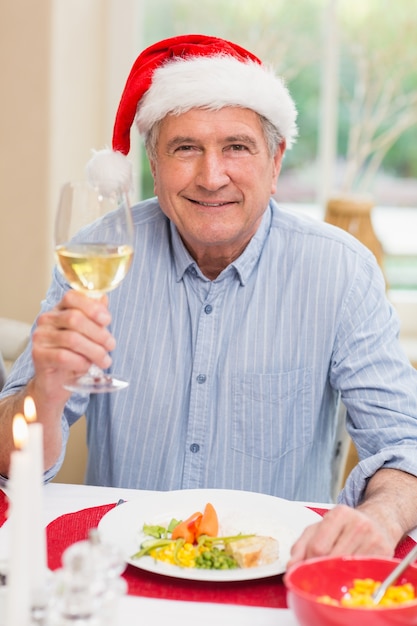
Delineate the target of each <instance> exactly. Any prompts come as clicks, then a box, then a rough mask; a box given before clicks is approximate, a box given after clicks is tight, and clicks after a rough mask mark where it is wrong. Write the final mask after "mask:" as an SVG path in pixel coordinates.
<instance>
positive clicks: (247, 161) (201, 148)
mask: <svg viewBox="0 0 417 626" xmlns="http://www.w3.org/2000/svg"><path fill="white" fill-rule="evenodd" d="M284 149H285V144H284V145H282V146H281V148H280V149H279V150H278V153H277V154H276V155H275V156H271V155H270V154H269V153H268V149H267V144H266V141H265V138H264V135H263V131H262V125H261V121H260V119H259V117H258V115H257V114H256V113H254V112H253V111H251V110H249V109H242V108H239V107H227V108H223V109H220V110H219V111H206V110H203V109H192V110H190V111H188V112H187V113H183V114H182V115H178V116H174V115H168V116H167V117H165V118H164V120H162V122H161V126H160V133H159V138H158V142H157V150H156V158H155V160H152V162H151V168H152V173H153V177H154V187H155V193H156V195H157V196H158V198H159V202H160V205H161V208H162V210H163V212H164V213H165V214H166V215H167V216H168V217H169V218H170V219H171V220H172V221H173V222H174V224H175V225H176V226H177V228H178V231H179V233H180V235H181V237H182V239H183V241H184V243H185V245H186V246H187V248H188V250H189V251H190V253H191V254H192V256H193V257H194V259H196V261H197V262H199V260H201V259H206V261H207V260H209V259H213V260H215V259H217V260H218V259H222V258H223V259H224V266H226V265H227V263H230V262H231V261H233V260H234V259H235V258H237V257H238V256H239V255H240V254H241V252H242V250H243V249H244V248H245V247H246V245H247V244H248V242H249V240H250V239H251V237H252V236H253V235H254V233H255V232H256V230H257V228H258V226H259V223H260V221H261V219H262V215H263V213H264V212H265V209H266V207H267V205H268V200H269V198H270V195H271V194H273V193H274V192H275V189H276V179H277V177H278V174H279V171H280V167H281V160H282V156H283V152H284Z"/></svg>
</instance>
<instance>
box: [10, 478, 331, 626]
mask: <svg viewBox="0 0 417 626" xmlns="http://www.w3.org/2000/svg"><path fill="white" fill-rule="evenodd" d="M141 493H149V492H140V491H135V490H132V489H115V488H111V487H90V486H84V485H64V484H58V483H50V484H49V485H47V486H46V487H45V499H44V503H45V513H44V515H45V525H46V524H48V523H49V522H51V521H52V520H54V519H55V518H57V517H59V516H60V515H63V514H65V513H71V512H74V511H79V510H80V509H84V508H88V507H94V506H100V505H102V504H109V503H112V502H117V501H118V500H119V499H120V498H123V499H124V500H129V499H132V498H138V497H140V494H141ZM317 506H325V505H320V504H317ZM8 538H9V528H8V523H7V522H6V523H5V524H4V525H3V527H2V528H0V559H5V558H7V555H8ZM149 624H152V626H196V624H198V626H213V625H215V624H217V625H218V626H224V625H226V624H233V625H234V624H236V626H277V625H279V626H297V621H296V619H295V617H294V615H293V614H292V612H291V611H290V610H287V609H269V608H257V607H249V606H240V605H226V604H208V603H202V602H180V601H177V600H175V601H173V600H160V599H153V598H140V597H137V596H126V597H123V598H122V601H121V603H120V612H119V616H118V621H117V624H115V625H114V626H141V625H149ZM13 626H14V625H13Z"/></svg>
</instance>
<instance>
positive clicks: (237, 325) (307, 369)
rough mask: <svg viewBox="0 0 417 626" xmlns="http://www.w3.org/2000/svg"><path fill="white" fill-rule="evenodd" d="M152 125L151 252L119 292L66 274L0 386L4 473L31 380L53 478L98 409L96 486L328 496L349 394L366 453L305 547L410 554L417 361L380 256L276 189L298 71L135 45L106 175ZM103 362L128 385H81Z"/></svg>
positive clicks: (183, 43) (140, 245) (94, 171)
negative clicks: (341, 412) (75, 428)
mask: <svg viewBox="0 0 417 626" xmlns="http://www.w3.org/2000/svg"><path fill="white" fill-rule="evenodd" d="M134 124H136V126H137V127H138V130H139V132H140V133H141V135H142V136H143V137H144V140H145V144H146V149H147V153H148V157H149V160H150V164H151V170H152V174H153V177H154V185H155V197H154V198H151V199H149V200H145V201H143V202H140V203H139V204H138V205H136V206H135V207H133V211H132V212H133V220H134V224H135V252H134V259H133V263H132V268H131V270H130V272H129V274H128V275H127V277H126V279H125V280H124V281H123V283H122V284H121V285H120V286H119V287H118V289H116V290H115V291H113V292H111V293H110V294H109V296H108V298H103V300H101V301H94V300H91V299H89V298H86V297H85V296H83V295H82V294H80V293H76V292H75V291H72V290H70V289H69V287H68V285H67V284H66V283H65V282H64V279H63V278H62V276H61V275H60V274H59V272H57V271H56V272H55V273H54V278H53V282H52V284H51V287H50V289H49V291H48V294H47V296H46V299H45V301H44V303H43V305H42V310H41V312H40V314H39V316H38V318H37V320H36V323H35V325H34V330H33V334H32V340H31V343H30V345H29V346H28V348H27V350H26V352H25V353H24V354H23V355H22V357H21V358H20V359H19V361H18V362H17V363H16V365H15V367H14V369H13V372H12V373H11V375H10V377H9V378H8V380H7V382H6V385H5V387H4V390H3V392H2V394H1V396H0V472H1V474H3V476H4V477H7V473H8V467H9V458H10V451H11V450H12V448H13V444H12V437H11V431H12V428H11V423H12V417H13V415H14V414H15V413H17V412H21V411H22V406H23V400H24V397H25V396H26V395H28V394H30V395H31V396H32V397H33V398H34V400H35V403H36V406H37V414H38V415H39V417H40V419H41V420H42V422H43V424H44V432H45V465H46V473H45V479H46V480H49V479H51V478H52V477H53V476H54V475H55V474H56V473H57V471H58V470H59V467H60V465H61V463H62V460H63V457H64V454H65V446H66V441H67V438H68V432H69V428H70V426H71V425H72V424H73V423H74V422H75V421H76V420H77V419H78V418H79V417H81V416H82V415H83V414H85V415H86V418H87V425H88V446H89V458H88V468H87V476H86V481H87V482H88V483H91V484H98V485H113V486H120V487H126V488H137V489H156V490H172V489H192V488H223V489H239V490H249V491H258V492H263V493H267V494H272V495H275V496H280V497H284V498H289V499H293V500H310V501H319V502H320V501H321V502H323V501H329V500H330V486H331V461H332V457H333V450H334V445H335V426H336V412H337V404H338V401H339V399H340V398H342V400H343V402H344V404H345V405H346V407H347V411H348V420H347V426H348V429H349V432H350V433H351V435H352V437H353V439H354V441H355V443H356V446H357V449H358V451H359V456H360V463H359V464H358V466H357V467H356V468H355V469H354V470H353V471H352V473H351V475H350V476H349V478H348V480H347V483H346V485H345V487H344V489H343V491H342V493H341V494H340V504H339V505H338V506H336V507H335V508H334V509H333V510H332V511H330V512H329V513H328V514H327V515H326V516H325V518H324V520H323V521H321V522H320V523H319V524H316V525H314V526H311V527H310V528H308V529H307V530H306V532H305V533H304V534H303V535H302V537H301V538H300V539H299V541H298V542H297V543H296V544H295V546H294V548H293V556H292V561H293V562H296V561H298V560H300V559H304V558H306V557H308V556H316V555H320V554H339V553H341V552H345V553H368V554H369V553H371V554H392V553H393V551H394V548H395V545H396V543H397V542H398V541H399V540H400V539H401V537H402V536H403V534H404V533H405V532H407V531H408V530H409V529H410V528H412V527H414V526H415V525H417V498H416V497H415V495H416V492H417V479H416V476H417V455H416V453H415V451H416V442H417V393H416V389H417V373H416V371H415V370H413V368H412V367H411V366H410V364H409V362H408V361H407V358H406V356H405V355H404V353H403V351H402V350H401V348H400V345H399V343H398V330H399V323H398V319H397V317H396V315H395V312H394V310H393V308H392V307H391V305H390V304H389V303H388V301H387V299H386V296H385V284H384V280H383V277H382V274H381V272H380V270H379V268H378V265H377V263H376V261H375V259H374V257H373V256H372V254H371V253H370V252H369V251H368V250H367V249H366V248H365V247H364V246H362V245H361V244H360V243H359V242H358V241H357V240H356V239H354V238H353V237H351V236H350V235H348V234H347V233H345V232H343V231H341V230H339V229H337V228H334V227H332V226H330V225H328V224H323V223H320V222H318V221H310V220H307V219H305V218H302V217H299V216H296V215H293V214H291V213H290V212H287V211H285V210H282V209H281V208H280V207H278V205H277V204H276V202H275V201H274V200H273V199H272V196H273V194H274V192H275V190H276V185H277V179H278V176H279V172H280V169H281V165H282V160H283V157H284V153H285V151H286V150H287V149H289V148H290V147H291V146H292V145H293V143H294V140H295V137H296V135H297V128H296V109H295V106H294V102H293V100H292V98H291V96H290V94H289V92H288V90H287V88H286V86H285V85H284V83H283V81H282V80H281V79H280V78H279V77H278V76H276V75H275V74H274V73H273V72H272V71H270V70H269V69H268V68H267V67H266V66H265V65H263V64H262V63H261V61H260V60H259V59H257V58H256V57H255V56H254V55H253V54H251V53H250V52H248V51H246V50H244V49H243V48H241V47H240V46H237V45H236V44H233V43H231V42H227V41H224V40H222V39H218V38H215V37H206V36H203V35H185V36H182V37H174V38H172V39H168V40H165V41H162V42H159V43H157V44H155V45H153V46H151V47H150V48H148V49H146V50H145V51H144V52H142V54H141V55H139V57H138V59H137V60H136V61H135V63H134V65H133V67H132V70H131V73H130V75H129V77H128V79H127V82H126V86H125V89H124V92H123V94H122V98H121V101H120V105H119V109H118V112H117V116H116V120H115V125H114V133H113V150H111V151H109V150H108V151H102V152H99V153H98V154H97V155H96V156H95V157H94V158H93V160H92V162H91V163H90V164H89V166H88V175H89V178H90V180H91V182H92V183H94V184H97V185H99V186H101V185H104V186H108V185H112V184H121V183H122V181H126V180H127V179H129V175H130V166H129V162H128V160H127V158H126V155H128V153H129V149H130V132H131V127H132V126H133V125H134ZM103 227H104V226H103ZM109 351H111V357H110V355H109ZM91 363H95V364H96V365H98V366H100V367H104V368H109V369H110V371H112V370H113V369H114V371H115V372H117V374H118V375H120V376H121V377H123V378H124V379H126V380H129V387H128V388H127V389H126V390H124V391H120V392H118V393H115V394H107V395H106V394H91V395H90V396H84V395H77V394H73V395H70V393H69V392H67V391H66V390H65V389H64V387H63V384H64V383H65V382H66V381H67V380H69V379H72V378H73V377H74V374H82V373H85V372H86V371H87V369H88V367H89V365H90V364H91ZM5 479H6V478H5Z"/></svg>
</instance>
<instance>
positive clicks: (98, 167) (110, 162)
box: [86, 148, 132, 196]
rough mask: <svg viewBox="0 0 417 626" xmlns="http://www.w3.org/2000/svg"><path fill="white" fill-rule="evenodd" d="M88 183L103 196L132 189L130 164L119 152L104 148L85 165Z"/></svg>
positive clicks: (95, 153)
mask: <svg viewBox="0 0 417 626" xmlns="http://www.w3.org/2000/svg"><path fill="white" fill-rule="evenodd" d="M86 175H87V180H88V182H89V183H90V184H91V185H93V187H97V188H98V189H99V190H100V192H101V193H102V194H103V196H110V195H112V194H113V193H115V192H117V191H119V190H120V191H125V192H128V191H130V190H131V188H132V164H131V162H130V161H129V159H128V158H127V157H126V156H125V155H124V154H122V153H121V152H115V151H114V150H110V149H108V148H106V149H105V150H99V151H98V152H94V154H93V156H92V157H91V159H90V160H89V162H88V163H87V165H86Z"/></svg>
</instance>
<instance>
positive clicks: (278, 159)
mask: <svg viewBox="0 0 417 626" xmlns="http://www.w3.org/2000/svg"><path fill="white" fill-rule="evenodd" d="M286 146H287V144H286V143H285V139H283V140H282V141H281V143H280V144H279V146H278V148H277V151H276V152H275V155H274V159H273V166H272V183H271V195H273V194H274V193H275V192H276V190H277V181H278V176H279V173H280V171H281V165H282V159H283V158H284V154H285V148H286Z"/></svg>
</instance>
